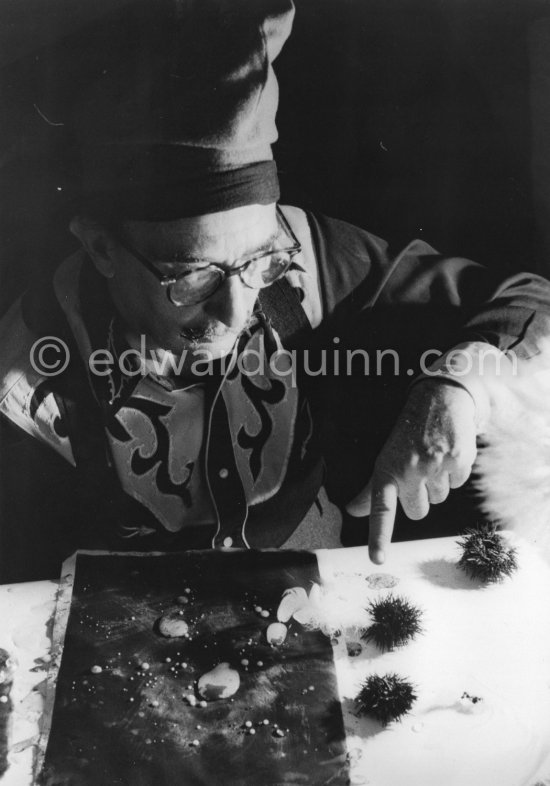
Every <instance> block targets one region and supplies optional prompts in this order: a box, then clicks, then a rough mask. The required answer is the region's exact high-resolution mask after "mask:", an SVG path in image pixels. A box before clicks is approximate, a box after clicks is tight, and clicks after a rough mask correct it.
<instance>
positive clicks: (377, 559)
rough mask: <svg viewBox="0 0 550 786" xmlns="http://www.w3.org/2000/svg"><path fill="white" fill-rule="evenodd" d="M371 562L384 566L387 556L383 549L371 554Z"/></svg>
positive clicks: (373, 551) (374, 550)
mask: <svg viewBox="0 0 550 786" xmlns="http://www.w3.org/2000/svg"><path fill="white" fill-rule="evenodd" d="M370 558H371V562H374V564H375V565H382V563H383V562H384V560H385V559H386V555H385V554H384V551H383V550H382V549H376V548H374V549H372V550H371V553H370Z"/></svg>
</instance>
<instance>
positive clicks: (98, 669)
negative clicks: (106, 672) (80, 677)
mask: <svg viewBox="0 0 550 786" xmlns="http://www.w3.org/2000/svg"><path fill="white" fill-rule="evenodd" d="M90 671H91V672H92V674H101V672H102V671H103V669H102V668H101V666H92V668H91V669H90Z"/></svg>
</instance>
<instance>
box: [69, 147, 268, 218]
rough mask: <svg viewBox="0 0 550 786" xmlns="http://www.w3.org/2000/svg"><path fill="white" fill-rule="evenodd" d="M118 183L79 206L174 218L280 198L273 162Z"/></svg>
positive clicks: (99, 212) (110, 213)
mask: <svg viewBox="0 0 550 786" xmlns="http://www.w3.org/2000/svg"><path fill="white" fill-rule="evenodd" d="M116 185H118V184H113V186H112V187H111V188H109V189H108V190H104V191H100V192H96V193H92V194H90V193H88V194H87V195H83V196H81V198H80V200H79V203H80V204H79V205H78V209H79V210H81V211H88V212H90V213H91V214H92V215H95V216H97V217H101V216H106V217H110V218H111V219H112V218H115V219H129V220H131V219H133V220H136V221H140V220H141V221H170V220H174V219H177V218H186V217H189V216H199V215H205V214H207V213H216V212H218V211H223V210H230V209H231V208H235V207H242V206H243V205H252V204H259V205H268V204H271V203H273V202H277V200H278V199H279V195H280V192H279V180H278V177H277V167H276V164H275V162H274V161H260V162H258V163H255V164H248V165H247V166H244V167H241V168H239V169H230V170H225V171H219V172H216V171H205V172H196V171H195V172H194V173H192V174H191V173H190V172H187V174H186V175H185V176H182V179H181V182H178V181H177V180H176V179H175V178H174V173H170V175H169V176H167V178H166V181H164V182H163V179H162V176H161V175H160V173H159V172H158V171H157V172H156V173H155V178H154V182H142V183H139V184H133V185H131V186H129V187H125V188H124V187H123V188H120V187H116Z"/></svg>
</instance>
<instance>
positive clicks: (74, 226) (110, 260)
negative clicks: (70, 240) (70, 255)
mask: <svg viewBox="0 0 550 786" xmlns="http://www.w3.org/2000/svg"><path fill="white" fill-rule="evenodd" d="M69 229H70V230H71V232H72V233H73V235H75V236H76V237H77V238H78V239H79V240H80V242H81V243H82V245H83V247H84V249H85V250H86V251H87V252H88V255H89V256H90V258H91V259H92V261H93V263H94V265H95V266H96V268H97V270H98V271H99V272H100V273H101V275H102V276H105V278H113V276H114V275H115V265H114V256H113V252H114V243H113V240H112V238H111V237H110V235H109V233H108V231H107V230H106V229H105V228H104V227H103V226H101V224H99V223H98V222H97V221H94V220H93V219H90V218H87V217H86V216H75V217H74V218H73V219H72V220H71V223H70V224H69Z"/></svg>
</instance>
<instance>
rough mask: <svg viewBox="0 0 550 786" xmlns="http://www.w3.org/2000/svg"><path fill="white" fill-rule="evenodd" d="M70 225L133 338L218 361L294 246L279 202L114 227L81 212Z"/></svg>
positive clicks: (284, 267)
mask: <svg viewBox="0 0 550 786" xmlns="http://www.w3.org/2000/svg"><path fill="white" fill-rule="evenodd" d="M71 229H72V231H73V232H74V234H75V235H76V236H77V237H78V238H79V239H80V241H81V243H82V244H83V246H84V248H85V249H86V251H87V252H88V255H89V256H90V258H91V259H92V261H93V263H94V264H95V266H96V268H97V270H98V271H99V273H100V274H101V275H103V276H104V277H105V278H106V280H107V282H108V288H109V292H110V295H111V299H112V301H113V304H114V306H115V309H116V311H117V312H118V314H119V315H120V317H121V318H122V321H123V324H124V326H125V329H126V332H127V334H128V335H129V336H131V337H132V338H133V339H134V341H135V340H136V338H137V337H140V336H141V335H143V336H145V337H146V341H147V344H148V346H149V347H151V348H155V349H162V350H167V351H169V352H172V353H174V354H176V355H180V354H181V353H182V352H183V351H184V350H190V349H191V350H200V351H201V352H208V353H209V357H211V358H212V359H216V358H219V357H222V356H223V355H225V354H227V352H229V351H230V350H231V348H232V347H233V344H234V343H235V340H236V338H237V336H238V335H239V334H240V333H241V331H242V330H243V329H244V328H245V327H246V326H247V324H248V323H249V320H250V317H251V315H252V312H253V309H254V305H255V302H256V299H257V297H258V292H259V289H260V288H261V287H262V286H264V285H265V284H266V283H269V282H270V281H271V280H274V279H276V278H277V277H279V276H280V275H281V274H282V273H283V272H284V270H285V269H286V268H287V267H288V264H289V263H290V262H291V259H292V256H293V252H294V251H295V249H296V239H295V238H294V237H293V235H292V233H291V231H290V230H289V228H288V226H287V225H286V223H285V221H284V218H281V217H280V216H279V215H278V213H277V210H276V206H275V204H273V203H272V204H269V205H258V204H251V205H245V206H241V207H237V208H232V209H230V210H224V211H219V212H215V213H208V214H205V215H202V216H192V217H187V218H181V219H176V220H172V221H132V220H126V221H123V222H121V223H120V224H117V225H116V226H115V227H113V226H111V227H109V226H108V225H105V224H104V223H100V222H99V221H98V220H94V219H91V218H86V217H75V218H74V219H73V221H72V224H71ZM174 280H175V283H173V282H174ZM170 282H172V283H170Z"/></svg>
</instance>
